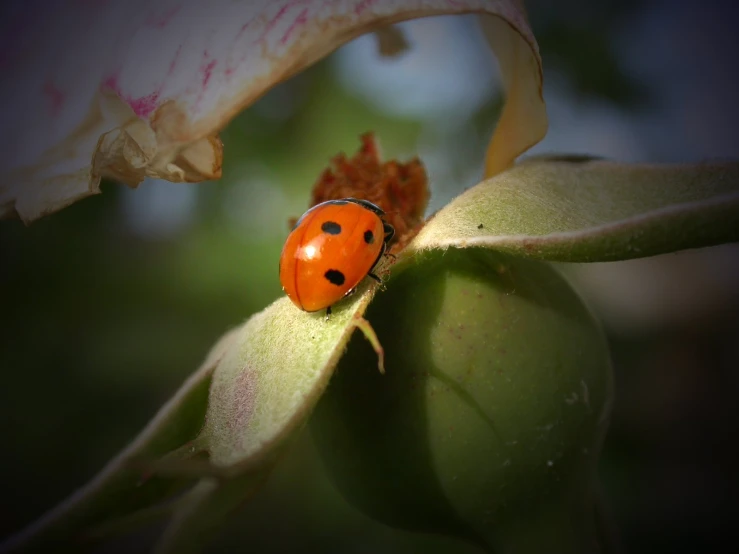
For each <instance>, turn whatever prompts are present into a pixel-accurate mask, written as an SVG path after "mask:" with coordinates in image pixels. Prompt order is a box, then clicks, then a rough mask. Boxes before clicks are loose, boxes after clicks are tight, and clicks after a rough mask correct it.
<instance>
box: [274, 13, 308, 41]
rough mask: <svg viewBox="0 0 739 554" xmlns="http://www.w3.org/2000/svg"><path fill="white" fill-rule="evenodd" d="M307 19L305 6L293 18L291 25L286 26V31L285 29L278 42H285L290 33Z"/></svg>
mask: <svg viewBox="0 0 739 554" xmlns="http://www.w3.org/2000/svg"><path fill="white" fill-rule="evenodd" d="M307 21H308V8H305V9H304V10H303V11H302V12H300V15H299V16H298V17H296V18H295V21H293V23H292V25H290V27H288V29H287V31H285V34H284V35H283V36H282V39H281V40H280V42H281V43H282V44H285V43H286V42H287V41H288V40H289V39H290V35H291V34H293V32H294V31H295V30H296V29H297V28H298V27H301V26H303V25H305V24H306V23H307Z"/></svg>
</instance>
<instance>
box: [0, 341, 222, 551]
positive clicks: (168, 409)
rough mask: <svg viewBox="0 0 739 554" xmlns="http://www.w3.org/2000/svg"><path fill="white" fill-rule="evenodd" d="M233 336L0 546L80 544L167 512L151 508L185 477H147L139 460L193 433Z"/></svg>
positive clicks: (200, 422)
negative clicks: (106, 456) (135, 431)
mask: <svg viewBox="0 0 739 554" xmlns="http://www.w3.org/2000/svg"><path fill="white" fill-rule="evenodd" d="M233 339H234V332H233V331H232V332H229V333H226V334H225V335H224V336H223V337H222V338H221V339H220V340H219V341H218V342H217V343H216V345H215V346H214V347H213V348H212V349H211V352H210V353H209V354H208V356H207V358H206V360H205V361H204V362H203V364H202V366H201V367H200V368H199V369H198V370H197V371H196V372H195V373H194V374H193V375H192V376H190V378H189V379H187V381H186V382H185V383H184V384H183V385H182V387H181V388H180V390H179V391H177V393H176V394H175V395H174V397H173V398H172V399H171V400H170V401H169V402H167V403H166V404H165V405H164V406H163V407H162V408H161V409H160V410H159V413H157V415H156V416H155V417H154V418H153V419H152V420H151V422H150V423H149V425H148V426H147V427H146V428H145V429H144V430H143V431H142V432H141V434H140V435H139V436H138V437H137V438H136V439H135V440H134V441H133V442H132V443H131V444H130V445H129V446H128V447H127V448H126V449H125V450H123V451H122V452H121V453H120V454H119V455H118V456H117V457H116V458H114V459H113V460H112V461H111V462H110V463H109V464H108V465H107V466H106V467H105V468H104V469H103V470H102V471H101V472H100V473H99V474H98V475H97V476H96V477H95V478H93V479H92V480H91V481H90V482H89V483H88V484H87V485H85V486H84V487H82V488H81V489H80V490H78V491H77V492H76V493H74V494H73V495H72V496H70V497H69V498H68V499H67V500H65V501H64V502H62V503H61V504H60V505H59V506H57V507H56V508H54V509H53V510H51V511H50V512H48V513H47V514H46V515H45V516H44V517H42V518H41V519H39V520H38V521H36V522H35V523H33V524H32V525H30V526H29V527H27V528H26V529H24V530H23V531H21V532H20V533H18V534H17V535H15V536H13V537H10V538H9V539H8V540H7V541H5V542H4V543H2V544H0V550H1V551H2V552H13V551H20V550H34V551H35V550H37V549H39V548H41V547H43V546H46V547H48V546H49V545H51V544H54V545H57V546H59V545H60V544H64V543H72V542H74V543H75V544H78V543H80V542H83V541H85V540H92V539H94V538H95V537H96V536H97V535H99V534H106V533H108V532H109V529H115V528H117V527H126V526H127V525H129V524H130V523H131V521H141V520H145V519H147V518H148V517H149V516H152V517H155V518H159V517H162V515H167V514H168V510H166V509H164V510H162V509H150V508H152V507H154V506H156V505H157V504H158V503H160V502H162V501H164V500H166V499H168V498H169V497H171V496H172V495H173V494H174V493H176V492H177V491H178V490H180V489H182V488H183V487H184V486H186V485H187V484H188V480H182V479H175V478H173V477H169V478H166V477H165V478H161V477H150V476H148V475H147V472H146V471H145V469H144V466H142V465H141V463H140V462H142V461H144V462H145V461H147V460H153V459H157V458H159V457H160V456H163V455H165V454H166V453H168V452H170V451H172V450H173V449H177V448H180V447H182V446H183V445H186V444H187V443H188V441H191V440H193V439H194V438H195V437H196V435H197V434H198V432H199V431H200V429H201V427H202V425H203V418H204V415H205V404H206V400H207V394H208V389H209V386H210V381H211V375H212V373H213V370H214V368H215V366H216V364H217V363H218V360H219V359H220V357H221V356H222V355H223V354H224V352H226V350H227V348H228V347H229V345H230V344H231V342H232V341H233ZM103 530H105V533H102V531H103Z"/></svg>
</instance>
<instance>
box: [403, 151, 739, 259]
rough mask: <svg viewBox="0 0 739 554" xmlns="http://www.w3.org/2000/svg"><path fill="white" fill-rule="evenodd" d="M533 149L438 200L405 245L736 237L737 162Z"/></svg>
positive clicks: (542, 248)
mask: <svg viewBox="0 0 739 554" xmlns="http://www.w3.org/2000/svg"><path fill="white" fill-rule="evenodd" d="M572 160H573V159H566V160H562V161H559V160H556V159H531V160H528V161H525V162H523V163H521V164H519V165H517V166H515V167H514V168H512V169H511V170H509V171H506V172H504V173H502V174H499V175H497V176H495V177H493V178H491V179H488V180H486V181H483V182H482V183H480V184H479V185H477V186H475V187H472V188H471V189H469V190H468V191H466V192H465V193H463V194H461V195H460V196H458V197H457V198H456V199H454V200H453V201H452V202H451V203H450V204H449V205H447V206H446V207H444V208H443V209H442V210H440V211H439V212H438V213H437V214H436V215H435V216H434V217H433V218H432V219H431V220H430V221H429V222H428V223H427V225H426V227H424V229H423V230H422V231H421V232H420V233H419V234H418V236H416V238H415V240H414V241H413V242H412V243H411V244H410V246H409V247H408V249H407V251H406V253H413V252H418V251H421V250H427V249H433V248H448V247H456V248H464V247H470V246H481V247H487V248H494V249H496V250H499V251H503V252H509V253H511V254H515V255H517V256H524V257H528V258H536V259H541V260H552V261H560V262H604V261H615V260H626V259H631V258H640V257H644V256H653V255H656V254H662V253H666V252H675V251H677V250H682V249H686V248H698V247H704V246H711V245H715V244H720V243H725V242H731V241H735V240H738V239H739V225H737V224H736V222H737V221H739V164H737V163H722V164H699V165H626V164H618V163H613V162H607V161H598V160H594V161H587V160H585V161H582V160H580V161H578V160H575V161H572Z"/></svg>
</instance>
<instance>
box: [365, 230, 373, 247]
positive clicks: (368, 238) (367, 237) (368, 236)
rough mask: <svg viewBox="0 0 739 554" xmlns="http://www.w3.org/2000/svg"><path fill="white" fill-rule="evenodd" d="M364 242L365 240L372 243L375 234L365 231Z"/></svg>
mask: <svg viewBox="0 0 739 554" xmlns="http://www.w3.org/2000/svg"><path fill="white" fill-rule="evenodd" d="M364 242H366V243H367V244H372V243H373V242H375V234H374V233H373V232H372V231H365V232H364Z"/></svg>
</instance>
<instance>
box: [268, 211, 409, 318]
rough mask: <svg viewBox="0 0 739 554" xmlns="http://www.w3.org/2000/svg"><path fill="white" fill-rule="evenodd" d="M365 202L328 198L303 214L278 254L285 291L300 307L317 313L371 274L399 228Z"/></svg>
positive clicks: (383, 213) (353, 288) (328, 313)
mask: <svg viewBox="0 0 739 554" xmlns="http://www.w3.org/2000/svg"><path fill="white" fill-rule="evenodd" d="M384 215H385V212H383V211H382V210H381V209H380V208H379V207H378V206H375V205H374V204H373V203H372V202H368V201H367V200H359V199H357V198H343V199H341V200H329V201H327V202H322V203H320V204H317V205H316V206H313V207H312V208H311V209H310V210H308V211H307V212H305V213H304V214H303V215H302V216H301V218H300V219H299V220H298V222H297V223H296V224H295V227H293V230H292V231H291V232H290V234H289V235H288V237H287V240H286V241H285V246H284V247H283V248H282V255H281V256H280V282H281V283H282V290H284V291H285V293H286V294H287V296H288V298H290V300H292V302H293V304H295V305H296V306H297V307H298V308H300V309H301V310H304V311H306V312H316V311H318V310H322V309H324V308H326V317H327V318H328V316H330V315H331V305H332V304H334V303H336V302H337V301H339V300H341V299H342V298H344V297H345V296H348V295H349V294H351V293H352V292H354V290H355V289H356V287H357V285H359V283H360V282H361V281H362V279H364V278H365V277H366V276H369V277H371V278H372V279H374V280H375V281H377V282H379V283H381V282H382V281H381V279H380V278H379V277H378V276H377V275H375V274H374V273H372V270H373V269H374V268H375V266H376V265H377V262H379V261H380V258H381V257H382V255H383V254H384V253H385V250H386V249H387V244H388V242H389V241H390V240H391V239H392V238H393V235H394V234H395V229H394V228H393V226H392V225H390V224H389V223H386V222H385V221H384V220H383V219H382V218H383V217H384Z"/></svg>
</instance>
